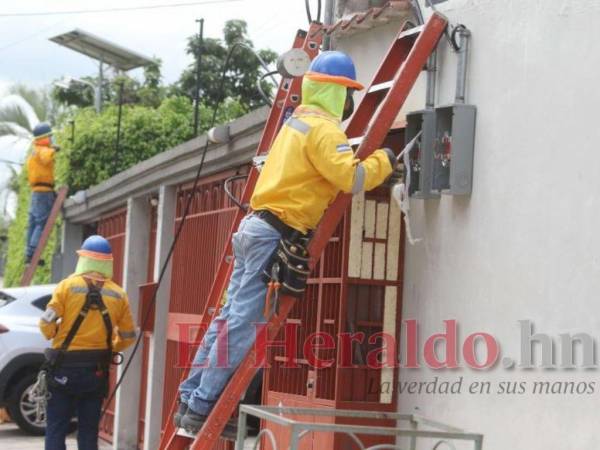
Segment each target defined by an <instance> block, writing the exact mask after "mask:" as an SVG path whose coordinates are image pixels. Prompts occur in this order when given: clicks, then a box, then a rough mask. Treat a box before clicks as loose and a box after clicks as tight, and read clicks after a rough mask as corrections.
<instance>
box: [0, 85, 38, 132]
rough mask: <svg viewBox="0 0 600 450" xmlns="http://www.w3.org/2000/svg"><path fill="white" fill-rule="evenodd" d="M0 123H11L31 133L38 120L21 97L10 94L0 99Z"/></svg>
mask: <svg viewBox="0 0 600 450" xmlns="http://www.w3.org/2000/svg"><path fill="white" fill-rule="evenodd" d="M0 122H11V123H14V124H16V125H18V126H19V127H21V128H24V129H26V130H28V131H31V130H32V129H33V127H34V126H35V125H36V124H37V123H38V122H39V119H38V116H37V114H36V113H35V111H34V110H33V108H32V106H31V105H30V104H29V103H27V101H25V100H24V99H23V97H21V96H19V95H15V94H12V95H7V96H6V97H4V98H2V99H0Z"/></svg>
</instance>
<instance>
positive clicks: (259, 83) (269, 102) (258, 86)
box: [256, 70, 279, 106]
mask: <svg viewBox="0 0 600 450" xmlns="http://www.w3.org/2000/svg"><path fill="white" fill-rule="evenodd" d="M277 73H279V72H277V71H276V70H273V71H270V72H267V73H265V74H263V75H262V76H261V77H260V78H258V79H257V80H256V89H258V92H259V93H260V96H261V97H262V98H263V100H264V101H265V102H267V105H269V106H273V101H272V100H271V98H270V97H269V96H268V95H267V94H266V93H265V91H264V90H263V88H262V82H263V80H264V79H265V78H267V77H269V76H270V77H272V76H273V75H275V74H277Z"/></svg>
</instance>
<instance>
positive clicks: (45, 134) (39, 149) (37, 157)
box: [25, 122, 58, 265]
mask: <svg viewBox="0 0 600 450" xmlns="http://www.w3.org/2000/svg"><path fill="white" fill-rule="evenodd" d="M57 150H58V147H57V146H55V145H54V142H53V135H52V128H50V125H49V124H48V123H46V122H42V123H39V124H37V125H36V126H35V128H34V129H33V146H32V149H31V154H30V155H29V158H27V177H28V179H29V186H30V187H31V203H30V205H29V227H28V229H27V247H26V249H25V264H29V263H30V262H31V258H32V256H33V254H34V253H35V249H36V248H37V246H38V243H39V242H40V236H41V235H42V231H43V230H44V226H46V221H47V220H48V216H49V215H50V211H51V210H52V205H53V204H54V198H55V195H54V155H55V153H56V151H57ZM40 264H41V265H43V264H44V262H43V261H40Z"/></svg>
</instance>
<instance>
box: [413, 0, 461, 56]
mask: <svg viewBox="0 0 600 450" xmlns="http://www.w3.org/2000/svg"><path fill="white" fill-rule="evenodd" d="M425 2H426V3H428V4H429V7H430V8H431V9H432V10H433V11H434V12H436V13H438V14H441V13H440V12H439V11H438V9H437V8H436V6H435V5H434V4H433V0H425ZM417 4H418V0H417ZM419 9H420V6H419ZM449 28H452V25H451V24H450V23H448V26H447V27H446V28H445V29H444V36H446V39H447V40H448V43H449V44H450V48H452V51H454V53H456V52H458V51H459V50H460V46H459V45H458V44H457V43H456V33H457V32H458V31H460V30H461V29H464V30H466V29H467V27H465V26H464V25H462V24H461V25H457V26H456V27H454V28H453V29H452V33H450V31H448V29H449Z"/></svg>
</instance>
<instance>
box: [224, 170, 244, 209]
mask: <svg viewBox="0 0 600 450" xmlns="http://www.w3.org/2000/svg"><path fill="white" fill-rule="evenodd" d="M242 178H248V175H247V174H242V175H234V176H232V177H229V178H227V179H226V180H225V181H224V182H223V190H225V193H226V194H227V197H229V199H230V200H231V201H232V202H233V203H235V205H236V206H237V207H238V208H240V209H241V210H242V211H244V212H245V213H247V212H248V206H246V205H243V204H241V203H240V201H239V200H238V199H237V198H236V197H235V195H233V193H232V192H231V191H230V190H229V183H231V182H232V181H234V180H241V179H242Z"/></svg>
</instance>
